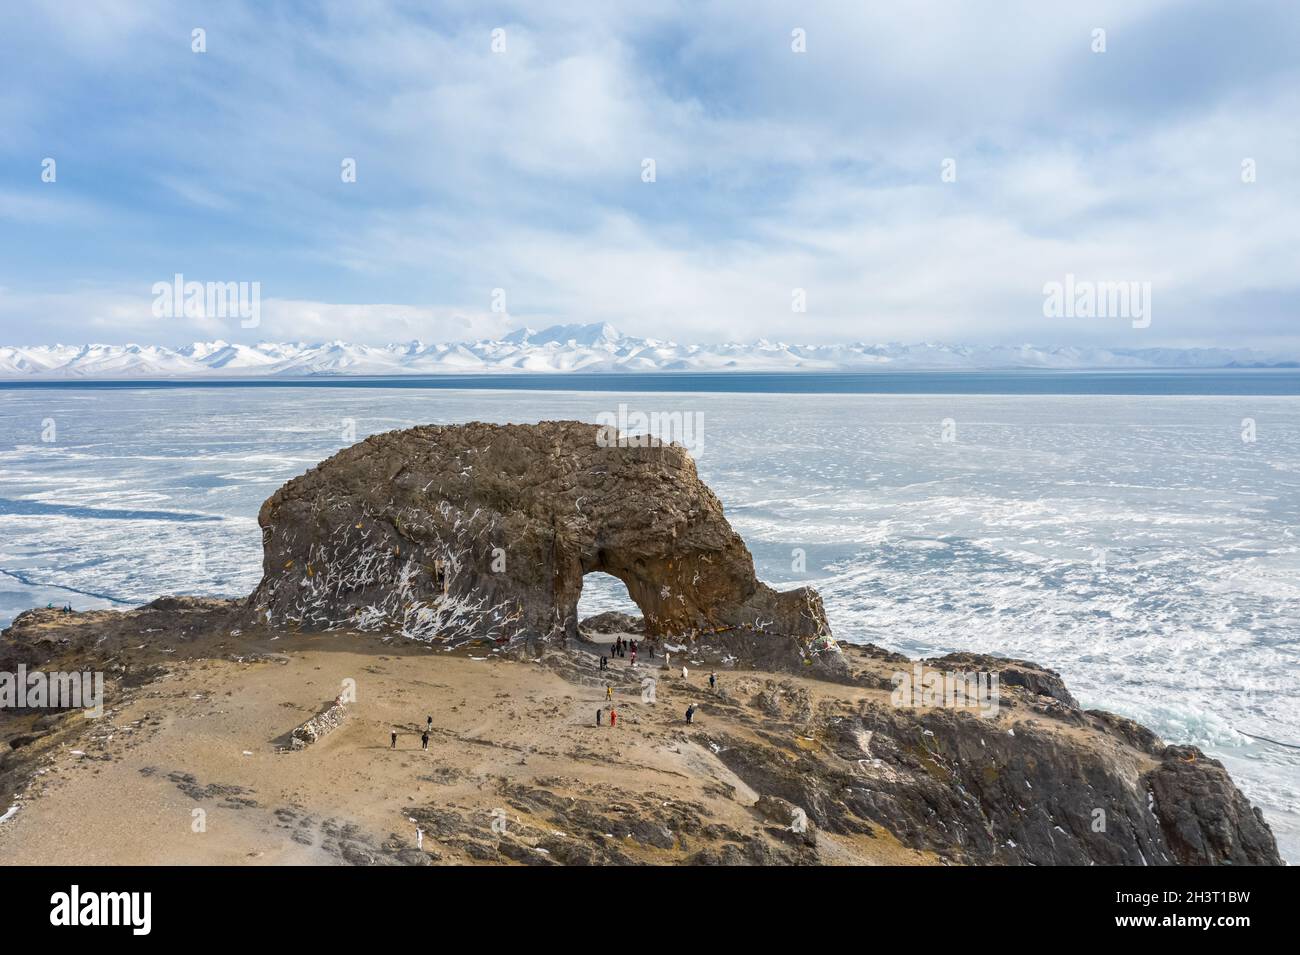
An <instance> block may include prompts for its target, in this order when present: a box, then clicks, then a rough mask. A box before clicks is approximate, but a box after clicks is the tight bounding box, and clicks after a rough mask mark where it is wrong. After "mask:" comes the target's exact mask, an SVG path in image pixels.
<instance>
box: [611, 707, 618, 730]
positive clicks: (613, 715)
mask: <svg viewBox="0 0 1300 955" xmlns="http://www.w3.org/2000/svg"><path fill="white" fill-rule="evenodd" d="M609 725H610V726H617V725H618V710H616V709H614V708H613V707H610V710H609Z"/></svg>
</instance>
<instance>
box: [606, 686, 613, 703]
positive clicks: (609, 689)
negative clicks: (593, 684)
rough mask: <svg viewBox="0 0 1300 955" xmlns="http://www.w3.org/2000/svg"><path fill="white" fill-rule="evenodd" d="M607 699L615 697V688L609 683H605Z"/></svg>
mask: <svg viewBox="0 0 1300 955" xmlns="http://www.w3.org/2000/svg"><path fill="white" fill-rule="evenodd" d="M605 699H606V700H612V699H614V688H613V687H612V686H610V685H609V684H608V683H606V684H605Z"/></svg>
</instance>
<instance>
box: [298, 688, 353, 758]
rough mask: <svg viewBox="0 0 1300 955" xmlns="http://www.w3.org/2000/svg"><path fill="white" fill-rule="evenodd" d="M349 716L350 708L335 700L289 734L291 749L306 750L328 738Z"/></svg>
mask: <svg viewBox="0 0 1300 955" xmlns="http://www.w3.org/2000/svg"><path fill="white" fill-rule="evenodd" d="M347 715H348V708H347V707H346V706H345V705H344V704H342V703H340V702H339V701H338V700H335V701H334V702H333V703H331V704H330V705H329V706H327V707H326V708H325V709H323V710H321V711H320V712H319V713H317V714H316V715H315V716H313V717H312V718H311V719H309V720H308V721H307V722H306V723H303V724H302V725H301V726H299V727H298V728H297V729H295V730H294V731H293V732H292V733H290V734H289V748H290V749H294V750H299V749H306V748H307V747H308V746H310V745H311V744H312V743H314V742H316V741H317V740H318V739H320V738H321V737H322V736H326V735H328V734H329V733H332V732H334V730H336V729H338V728H339V726H341V725H342V723H343V718H344V717H345V716H347Z"/></svg>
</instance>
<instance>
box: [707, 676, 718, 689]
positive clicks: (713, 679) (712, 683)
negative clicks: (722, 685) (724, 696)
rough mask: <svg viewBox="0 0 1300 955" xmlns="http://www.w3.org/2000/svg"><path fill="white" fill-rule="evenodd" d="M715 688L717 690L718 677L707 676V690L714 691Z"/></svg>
mask: <svg viewBox="0 0 1300 955" xmlns="http://www.w3.org/2000/svg"><path fill="white" fill-rule="evenodd" d="M717 688H718V675H717V674H716V673H710V674H709V689H710V690H716V689H717Z"/></svg>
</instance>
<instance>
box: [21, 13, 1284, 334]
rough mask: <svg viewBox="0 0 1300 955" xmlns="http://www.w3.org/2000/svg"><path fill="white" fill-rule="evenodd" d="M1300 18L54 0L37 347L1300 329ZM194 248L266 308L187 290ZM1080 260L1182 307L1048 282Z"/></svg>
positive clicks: (29, 143) (40, 137)
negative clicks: (188, 301)
mask: <svg viewBox="0 0 1300 955" xmlns="http://www.w3.org/2000/svg"><path fill="white" fill-rule="evenodd" d="M195 30H202V31H203V32H202V34H201V39H202V43H201V44H199V43H198V42H197V41H196V39H195V32H194V31H195ZM1098 31H1104V33H1099V32H1098ZM1102 44H1104V49H1100V50H1099V49H1098V47H1099V46H1100V45H1102ZM196 45H202V46H203V47H204V50H203V52H197V51H196V50H195V47H196ZM494 47H495V48H494ZM1297 50H1300V4H1296V3H1294V2H1291V0H1273V2H1260V0H1234V2H1231V3H1229V2H1203V0H1098V2H1091V3H1087V4H1081V3H1073V2H1066V0H1060V2H1055V0H908V2H906V3H845V2H843V0H839V2H828V3H819V2H799V3H762V2H756V0H734V2H731V0H726V2H716V3H708V2H704V3H700V2H680V3H679V2H675V0H656V2H655V3H615V2H609V0H604V2H582V0H575V2H564V3H539V2H536V0H530V2H520V3H488V2H465V3H459V2H449V3H431V2H409V3H408V2H380V0H347V2H340V3H323V2H322V3H305V2H303V3H292V2H284V3H277V4H260V3H242V2H238V0H222V2H220V3H217V2H193V3H186V2H161V0H96V2H91V0H87V2H84V3H68V2H63V0H51V2H36V0H29V2H27V3H24V4H21V5H18V4H16V5H13V6H12V7H10V8H9V9H8V10H7V11H6V12H5V14H4V23H3V29H0V63H3V66H0V77H2V78H3V83H0V130H3V135H2V136H0V345H29V344H48V343H55V342H60V343H67V344H81V343H86V342H103V343H110V344H120V343H126V342H139V343H142V344H144V343H147V344H161V345H168V346H175V345H179V344H184V343H186V342H189V341H193V340H211V339H217V338H219V339H223V340H226V341H231V342H247V343H252V342H255V341H259V340H274V341H290V340H304V341H321V340H332V339H343V340H347V341H355V342H364V343H372V344H379V343H385V342H393V341H406V340H410V339H417V338H418V339H421V340H423V341H426V342H434V341H450V340H465V339H477V338H483V337H495V336H497V335H499V334H502V333H504V332H507V331H509V330H511V329H514V328H518V327H521V326H532V327H542V326H545V325H548V324H552V323H557V322H563V323H588V322H600V321H608V322H610V323H612V324H613V325H614V326H616V327H617V328H618V329H620V330H621V331H623V332H625V333H628V334H632V335H638V336H645V337H654V338H673V339H676V340H678V341H688V342H689V341H698V342H702V343H703V342H719V341H752V340H755V339H758V338H760V337H762V338H768V339H770V340H777V341H787V342H807V343H823V342H848V341H869V342H876V341H880V342H885V341H903V342H916V341H922V340H929V341H946V342H970V343H979V344H999V343H1002V344H1015V343H1021V342H1034V343H1037V344H1044V345H1061V344H1065V345H1069V344H1078V345H1106V346H1116V347H1147V346H1156V345H1174V346H1190V345H1214V346H1222V347H1258V348H1291V349H1295V348H1297V347H1300V330H1298V328H1300V326H1298V323H1297V319H1300V269H1298V268H1297V263H1300V123H1297V117H1300V55H1298V54H1297ZM51 159H52V160H54V164H53V167H52V170H53V177H52V178H53V181H46V180H47V179H49V178H51V177H50V176H49V172H48V170H49V169H50V166H49V164H48V163H47V160H51ZM348 160H351V161H353V162H354V163H355V172H356V175H355V181H345V178H346V177H345V175H344V166H345V163H346V162H347V161H348ZM647 160H653V173H654V175H653V177H652V181H647V178H649V177H648V172H647V169H648V167H647V162H646V161H647ZM1247 167H1249V169H1250V170H1251V171H1252V172H1253V175H1248V174H1247V173H1246V171H1245V170H1246V168H1247ZM1247 180H1253V181H1247ZM176 274H181V275H183V276H184V279H185V280H186V281H197V282H223V283H224V282H247V283H250V286H249V287H250V288H251V287H252V286H251V283H257V288H258V291H259V296H260V303H261V309H260V315H259V318H258V324H257V325H256V327H247V328H246V327H242V325H243V324H244V323H241V322H240V321H239V320H238V319H232V318H229V317H220V316H197V317H185V316H180V317H168V316H166V315H157V314H155V312H156V311H157V309H155V308H154V306H155V304H156V301H155V300H156V297H157V296H156V292H155V290H154V286H155V283H159V282H171V281H172V280H173V277H174V276H175V275H176ZM1067 275H1071V276H1074V277H1075V280H1076V281H1082V282H1126V283H1127V282H1133V283H1139V285H1140V284H1141V283H1149V289H1150V314H1149V316H1148V317H1149V321H1148V322H1146V323H1145V324H1143V323H1142V322H1132V321H1129V320H1127V318H1126V317H1125V316H1114V315H1112V316H1106V317H1078V316H1071V317H1065V316H1060V315H1047V314H1045V309H1044V301H1045V291H1044V289H1045V285H1046V284H1047V283H1052V282H1063V281H1064V280H1065V278H1066V276H1067ZM1135 287H1137V286H1135ZM498 290H499V291H498ZM796 290H801V292H796ZM800 295H801V296H802V302H803V306H804V307H803V310H799V309H798V306H797V304H796V302H797V299H799V297H800Z"/></svg>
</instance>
